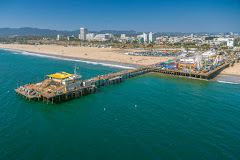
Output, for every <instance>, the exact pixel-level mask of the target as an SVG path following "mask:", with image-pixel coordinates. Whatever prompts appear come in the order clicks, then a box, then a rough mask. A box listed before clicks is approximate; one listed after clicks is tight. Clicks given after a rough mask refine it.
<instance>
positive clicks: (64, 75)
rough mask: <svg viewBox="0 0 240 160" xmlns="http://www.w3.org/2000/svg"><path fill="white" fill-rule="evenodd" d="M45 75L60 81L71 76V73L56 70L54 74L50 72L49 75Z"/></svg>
mask: <svg viewBox="0 0 240 160" xmlns="http://www.w3.org/2000/svg"><path fill="white" fill-rule="evenodd" d="M47 76H48V77H50V79H52V80H54V81H55V82H60V83H62V80H65V79H67V78H69V77H72V76H73V74H69V73H66V72H57V73H55V74H51V75H47Z"/></svg>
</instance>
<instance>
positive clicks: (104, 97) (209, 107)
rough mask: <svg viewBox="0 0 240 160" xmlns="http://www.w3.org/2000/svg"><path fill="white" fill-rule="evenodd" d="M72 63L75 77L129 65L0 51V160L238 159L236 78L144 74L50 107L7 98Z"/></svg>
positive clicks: (239, 113) (239, 109)
mask: <svg viewBox="0 0 240 160" xmlns="http://www.w3.org/2000/svg"><path fill="white" fill-rule="evenodd" d="M75 63H76V65H77V66H78V67H79V72H80V73H81V74H82V76H83V79H87V78H91V77H95V76H97V75H100V74H107V73H112V72H118V71H122V70H125V69H131V68H134V67H136V66H133V65H126V64H119V63H111V62H100V61H89V60H80V59H73V58H67V57H58V56H52V55H43V54H37V53H30V52H25V51H14V50H0V102H1V103H0V159H1V160H5V159H6V160H16V159H18V160H28V159H29V160H32V159H36V160H37V159H45V160H47V159H58V160H61V159H97V160H99V159H104V160H107V159H139V160H140V159H144V160H145V159H157V160H159V159H168V160H171V159H173V160H174V159H184V160H186V159H190V160H192V159H200V160H201V159H229V160H230V159H231V160H232V159H239V157H240V98H239V97H240V84H239V77H236V76H235V77H234V78H233V77H232V78H231V76H230V77H229V76H219V78H218V79H217V80H215V81H203V80H196V79H189V78H180V77H174V76H168V75H162V74H157V73H149V74H145V75H141V76H138V77H134V78H132V79H128V80H126V81H125V82H123V83H120V84H118V85H112V86H105V87H102V88H99V89H98V90H97V92H96V93H94V94H91V95H87V96H84V97H82V98H78V99H74V100H71V101H67V102H64V103H60V104H54V105H52V104H49V105H47V104H46V103H45V104H43V103H42V102H34V101H30V102H29V101H28V100H26V99H23V98H22V97H20V96H19V95H16V94H15V91H14V88H16V87H17V85H23V84H26V83H32V82H37V81H41V80H44V75H48V74H52V73H55V72H59V71H66V72H70V73H73V70H74V66H75ZM233 79H234V80H233ZM232 80H233V81H232Z"/></svg>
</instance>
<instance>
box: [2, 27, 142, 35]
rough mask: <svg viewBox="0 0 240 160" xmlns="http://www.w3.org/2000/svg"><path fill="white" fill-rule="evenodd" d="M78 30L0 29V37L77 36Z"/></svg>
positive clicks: (131, 32) (131, 33) (116, 32)
mask: <svg viewBox="0 0 240 160" xmlns="http://www.w3.org/2000/svg"><path fill="white" fill-rule="evenodd" d="M79 32H80V31H79V30H75V31H58V30H50V29H39V28H30V27H24V28H0V36H56V35H57V34H63V35H78V34H79ZM89 33H97V34H101V33H112V34H114V35H121V34H126V35H136V34H140V32H136V31H133V30H130V31H117V30H102V31H89Z"/></svg>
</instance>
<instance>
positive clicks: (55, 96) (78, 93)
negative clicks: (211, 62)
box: [15, 63, 230, 104]
mask: <svg viewBox="0 0 240 160" xmlns="http://www.w3.org/2000/svg"><path fill="white" fill-rule="evenodd" d="M229 65H230V64H229V63H225V64H223V65H221V66H218V67H217V68H215V69H214V70H212V71H210V72H206V73H199V72H197V71H195V72H183V71H180V70H167V69H162V68H157V67H155V66H148V67H142V68H137V69H132V70H125V71H120V72H117V73H110V74H105V75H100V76H97V77H94V78H91V79H86V80H84V81H83V82H89V81H90V82H91V83H90V85H88V86H81V87H77V88H75V89H74V90H70V91H63V92H61V93H60V92H56V93H55V92H54V93H46V92H41V90H39V91H38V90H34V93H31V94H30V93H28V92H26V91H25V90H23V89H22V88H17V89H15V91H16V93H17V94H19V95H21V96H23V97H24V98H26V99H28V100H29V101H30V100H35V101H43V103H45V102H46V103H47V104H49V103H52V104H53V103H61V102H64V101H68V100H70V99H75V98H79V97H82V96H85V95H87V94H91V93H94V92H95V91H96V89H97V88H98V87H101V86H105V85H114V84H118V83H121V82H123V81H124V80H126V79H129V78H132V77H135V76H139V75H142V74H145V73H149V72H156V73H162V74H169V75H176V76H184V77H190V78H197V79H211V78H212V77H214V76H216V75H217V74H218V73H219V71H221V70H222V69H224V68H226V67H229ZM46 81H47V80H46Z"/></svg>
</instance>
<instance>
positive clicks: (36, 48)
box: [0, 44, 173, 66]
mask: <svg viewBox="0 0 240 160" xmlns="http://www.w3.org/2000/svg"><path fill="white" fill-rule="evenodd" d="M0 48H6V49H16V50H24V51H29V52H36V53H43V54H52V55H59V56H67V57H76V58H83V59H92V60H102V61H111V62H120V63H128V64H135V65H145V66H146V65H151V64H155V63H159V62H164V61H167V60H169V59H173V57H150V56H149V57H146V56H131V55H125V53H127V52H134V51H139V50H134V49H115V48H94V47H77V46H68V47H65V46H55V45H23V44H0Z"/></svg>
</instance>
